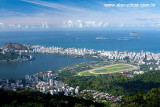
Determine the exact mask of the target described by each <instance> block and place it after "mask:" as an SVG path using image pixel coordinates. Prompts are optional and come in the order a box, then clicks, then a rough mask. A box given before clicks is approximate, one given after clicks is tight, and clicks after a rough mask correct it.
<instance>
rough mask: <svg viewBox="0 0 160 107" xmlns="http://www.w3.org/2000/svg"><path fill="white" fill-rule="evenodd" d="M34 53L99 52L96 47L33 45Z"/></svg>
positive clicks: (72, 53) (78, 53) (86, 53)
mask: <svg viewBox="0 0 160 107" xmlns="http://www.w3.org/2000/svg"><path fill="white" fill-rule="evenodd" d="M31 48H32V52H34V53H51V54H67V55H81V56H83V55H93V54H96V53H97V52H96V51H95V50H94V49H86V48H84V49H82V48H81V49H79V48H61V47H44V46H31Z"/></svg>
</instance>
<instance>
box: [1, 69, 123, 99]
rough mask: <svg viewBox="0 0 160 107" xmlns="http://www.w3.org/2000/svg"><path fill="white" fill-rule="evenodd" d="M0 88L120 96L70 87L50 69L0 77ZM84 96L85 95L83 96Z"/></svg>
mask: <svg viewBox="0 0 160 107" xmlns="http://www.w3.org/2000/svg"><path fill="white" fill-rule="evenodd" d="M0 89H7V90H11V91H17V90H35V91H37V90H38V91H40V92H42V93H50V94H51V95H54V94H63V95H65V96H72V95H79V94H83V96H85V95H86V94H90V93H91V94H92V99H95V100H102V99H104V100H108V101H113V102H116V101H120V100H121V99H122V97H121V96H118V97H115V96H113V95H111V94H108V93H103V92H99V91H95V90H82V91H81V90H80V87H79V86H77V87H76V88H73V87H70V86H68V85H67V84H65V83H63V82H61V81H59V80H57V75H56V74H52V71H47V73H44V72H39V73H37V74H33V75H32V76H30V75H25V79H23V80H13V79H1V80H0ZM84 98H85V97H84Z"/></svg>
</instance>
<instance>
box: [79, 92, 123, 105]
mask: <svg viewBox="0 0 160 107" xmlns="http://www.w3.org/2000/svg"><path fill="white" fill-rule="evenodd" d="M80 93H81V94H83V96H84V98H85V97H86V96H87V95H91V97H92V98H93V99H94V100H107V101H112V102H117V101H121V100H122V96H118V97H116V96H113V95H111V94H108V93H104V92H99V91H95V90H82V91H81V92H80Z"/></svg>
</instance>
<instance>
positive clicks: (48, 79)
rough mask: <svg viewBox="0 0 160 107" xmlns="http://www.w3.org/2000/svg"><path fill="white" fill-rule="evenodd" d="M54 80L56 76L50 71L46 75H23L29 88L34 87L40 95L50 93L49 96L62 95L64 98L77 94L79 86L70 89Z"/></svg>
mask: <svg viewBox="0 0 160 107" xmlns="http://www.w3.org/2000/svg"><path fill="white" fill-rule="evenodd" d="M56 78H57V75H56V74H52V71H47V73H42V72H40V73H37V74H34V75H32V76H30V75H25V80H26V83H27V84H29V86H31V87H32V86H34V88H35V89H36V90H39V91H40V92H42V93H50V94H51V95H54V94H64V95H66V96H68V95H74V94H78V93H79V91H80V87H79V86H77V87H76V88H73V87H70V86H68V85H67V84H65V83H63V82H61V81H59V80H57V79H56Z"/></svg>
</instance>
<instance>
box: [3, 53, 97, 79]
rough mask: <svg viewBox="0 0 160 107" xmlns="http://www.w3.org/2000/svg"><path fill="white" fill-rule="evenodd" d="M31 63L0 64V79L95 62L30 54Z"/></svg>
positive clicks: (87, 59)
mask: <svg viewBox="0 0 160 107" xmlns="http://www.w3.org/2000/svg"><path fill="white" fill-rule="evenodd" d="M32 56H33V57H34V58H35V60H33V61H29V62H23V63H4V64H0V78H24V75H26V74H30V75H32V74H34V73H37V72H40V71H47V70H53V71H56V70H58V69H60V68H62V67H65V66H68V65H72V64H76V63H81V62H89V61H95V59H91V58H86V57H81V58H73V57H71V56H67V55H56V54H32Z"/></svg>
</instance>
